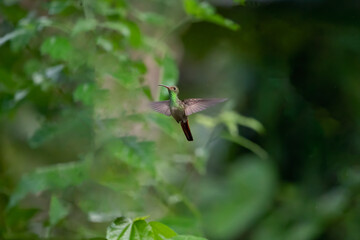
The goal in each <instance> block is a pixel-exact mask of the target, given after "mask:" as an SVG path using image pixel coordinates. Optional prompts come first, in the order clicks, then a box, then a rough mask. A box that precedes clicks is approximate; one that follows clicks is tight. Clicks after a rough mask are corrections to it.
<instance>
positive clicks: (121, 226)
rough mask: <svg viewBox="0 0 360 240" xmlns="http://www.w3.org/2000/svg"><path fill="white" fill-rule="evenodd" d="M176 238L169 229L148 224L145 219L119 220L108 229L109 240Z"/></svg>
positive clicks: (161, 225) (151, 223)
mask: <svg viewBox="0 0 360 240" xmlns="http://www.w3.org/2000/svg"><path fill="white" fill-rule="evenodd" d="M174 236H176V233H175V232H174V231H173V230H171V229H170V228H169V227H167V226H165V225H164V224H161V223H158V222H150V223H147V222H146V221H145V220H144V219H143V218H140V219H139V218H138V219H135V220H130V219H128V218H125V217H120V218H117V219H116V220H115V221H114V222H112V223H111V225H110V226H109V227H108V229H107V233H106V239H108V240H143V239H144V240H164V239H168V238H171V237H174Z"/></svg>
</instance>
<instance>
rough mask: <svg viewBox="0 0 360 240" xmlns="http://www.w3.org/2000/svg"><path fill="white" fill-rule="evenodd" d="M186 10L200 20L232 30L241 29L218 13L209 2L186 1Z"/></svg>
mask: <svg viewBox="0 0 360 240" xmlns="http://www.w3.org/2000/svg"><path fill="white" fill-rule="evenodd" d="M184 8H185V11H186V13H187V14H189V15H191V16H194V17H195V18H197V19H199V20H204V21H209V22H212V23H215V24H218V25H220V26H224V27H227V28H229V29H231V30H237V29H239V27H240V26H239V25H238V24H236V23H234V22H233V21H231V20H229V19H226V18H224V17H222V16H221V15H219V14H217V13H216V10H215V8H214V7H213V6H212V5H210V4H209V3H207V2H201V3H199V2H198V1H197V0H184Z"/></svg>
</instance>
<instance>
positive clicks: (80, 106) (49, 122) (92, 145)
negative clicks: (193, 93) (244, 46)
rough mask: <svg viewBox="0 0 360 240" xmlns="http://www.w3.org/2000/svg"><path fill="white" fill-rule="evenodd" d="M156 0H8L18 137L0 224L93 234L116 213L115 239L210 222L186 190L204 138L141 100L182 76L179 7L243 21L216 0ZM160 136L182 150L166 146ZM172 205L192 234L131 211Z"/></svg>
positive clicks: (166, 211)
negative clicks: (175, 39) (143, 1)
mask: <svg viewBox="0 0 360 240" xmlns="http://www.w3.org/2000/svg"><path fill="white" fill-rule="evenodd" d="M152 4H154V5H153V6H154V7H155V8H156V9H157V10H156V9H151V8H149V9H148V10H146V9H145V10H143V9H142V8H141V7H139V6H138V4H137V3H130V2H126V1H118V0H116V1H115V0H107V1H58V0H53V1H49V2H46V3H42V4H35V3H30V2H29V5H22V4H21V2H20V1H6V2H2V3H0V10H1V12H4V13H5V14H4V16H5V17H4V19H3V20H4V21H1V23H0V32H2V33H4V34H3V35H2V36H1V37H0V47H1V50H2V52H4V54H5V55H7V56H8V61H7V62H6V63H3V64H2V65H1V66H0V77H1V82H0V91H1V95H0V96H1V98H0V100H1V105H0V106H1V108H0V110H1V117H0V120H1V121H4V122H6V124H5V125H4V127H3V128H1V131H2V130H4V131H5V132H6V133H4V134H5V135H6V136H8V139H9V140H6V138H4V139H0V141H5V142H6V144H7V145H9V146H14V149H15V148H16V149H17V150H16V151H12V149H13V147H6V149H7V150H8V151H9V154H7V156H6V157H5V160H4V161H5V162H9V163H10V164H9V169H10V170H9V172H10V173H12V172H15V173H16V174H14V175H13V174H10V178H11V181H10V182H11V183H12V185H11V184H9V185H6V189H4V190H3V189H1V191H2V192H4V196H6V199H8V200H6V201H4V202H1V204H2V205H3V206H4V207H5V206H6V211H3V212H1V215H2V217H4V219H5V220H4V221H1V222H0V226H1V229H2V227H4V229H5V230H4V231H2V232H1V233H0V234H2V235H4V236H5V237H8V238H19V237H20V238H21V237H28V236H31V237H33V236H38V237H62V238H93V237H99V236H104V229H105V227H106V226H108V225H109V222H110V220H112V219H114V218H117V220H115V221H114V222H113V223H112V224H111V225H110V226H109V227H108V231H107V239H149V240H150V239H189V240H191V239H194V240H197V239H204V238H200V237H194V236H192V235H201V234H203V233H202V232H201V230H200V229H201V228H200V225H199V222H200V215H199V210H198V209H197V206H196V205H195V204H193V203H192V201H193V200H192V199H191V198H189V196H188V195H187V193H184V192H182V191H181V186H182V183H183V182H184V181H186V179H187V177H188V176H186V175H183V174H182V171H183V170H181V169H184V167H185V166H187V165H190V166H191V168H193V169H194V171H195V172H196V174H199V175H200V174H204V173H205V163H206V157H207V155H206V154H205V153H204V152H205V151H206V150H205V148H201V149H200V150H199V149H193V148H189V147H187V146H186V145H184V143H185V141H186V140H185V139H184V137H183V136H182V135H180V134H181V132H180V131H181V130H180V129H179V128H178V127H179V126H178V125H177V124H176V123H174V122H172V121H169V119H168V118H166V117H165V116H161V115H159V114H156V113H150V112H149V111H147V112H144V111H143V110H142V109H145V107H146V105H147V103H146V101H144V100H146V99H151V100H152V99H153V98H154V97H156V94H152V92H153V88H152V87H151V86H156V85H157V84H158V83H163V84H168V85H174V84H177V82H178V80H179V69H178V62H177V60H178V56H177V52H176V51H174V50H173V49H172V47H171V46H170V44H169V43H168V42H167V40H168V37H171V34H172V33H173V32H174V31H175V30H177V28H178V27H181V26H180V25H175V22H177V20H178V19H175V18H172V11H175V12H176V14H175V15H178V16H180V17H181V21H180V23H182V24H185V23H187V20H188V19H189V17H188V16H191V17H194V18H196V19H197V20H206V21H210V22H214V23H216V24H219V25H221V26H225V27H227V28H230V29H233V30H235V29H237V28H238V25H236V24H235V23H233V22H232V21H230V20H227V19H225V18H223V17H221V16H220V15H219V14H217V13H216V11H215V8H214V7H213V6H211V5H210V4H208V3H198V2H197V1H185V2H184V4H185V5H184V8H185V9H181V8H179V3H176V2H173V3H167V4H166V8H167V9H168V10H169V11H168V12H169V14H165V13H162V12H161V9H162V7H163V6H162V4H161V3H155V2H154V3H152ZM8 6H10V7H8ZM164 6H165V5H164ZM4 7H5V8H4ZM178 13H179V14H178ZM186 14H187V15H188V16H186ZM175 15H174V16H175ZM168 19H171V20H168ZM3 23H4V24H3ZM154 73H155V75H156V73H157V74H158V76H155V75H154ZM149 86H150V87H149ZM165 97H166V94H165V92H164V94H163V95H162V96H161V98H165ZM7 124H9V125H8V126H7ZM11 124H14V126H15V125H16V126H17V127H14V126H12V125H11ZM216 124H222V122H221V121H220V122H216V123H215V125H216ZM235 124H236V123H235ZM14 128H18V129H19V130H17V131H7V130H6V129H14ZM159 130H160V131H159ZM5 135H4V136H5ZM163 141H164V142H169V141H172V142H174V145H173V147H174V146H176V145H179V146H181V148H179V149H178V150H176V151H180V152H181V153H182V154H183V155H181V156H180V158H179V157H177V156H176V155H174V156H173V154H170V155H171V157H169V152H168V151H172V149H171V147H170V148H168V149H167V150H166V151H164V152H161V151H159V144H163V143H162V142H163ZM6 144H5V145H6ZM173 150H174V149H173ZM13 159H15V160H13ZM179 159H180V161H179ZM12 163H13V164H12ZM2 174H3V173H2V172H1V173H0V177H1V178H3V176H8V175H6V174H5V175H2ZM1 180H2V181H3V179H1ZM3 186H4V185H0V187H3ZM44 203H47V204H44ZM24 206H25V208H24ZM26 207H30V209H27V208H26ZM175 210H176V211H181V212H183V213H181V214H179V216H176V215H175V217H172V218H173V219H175V221H174V222H173V223H174V224H173V225H174V227H175V228H177V229H181V231H182V232H183V233H185V234H187V235H178V234H177V233H175V231H173V230H172V229H171V228H169V227H167V226H166V225H164V224H162V223H160V222H154V221H151V222H147V221H145V218H137V219H135V220H129V219H127V218H125V217H123V216H139V215H140V216H141V215H151V216H152V217H153V216H154V217H155V218H157V219H166V217H168V216H169V215H171V214H172V212H174V211H175ZM176 211H175V212H176ZM44 213H46V214H44ZM119 216H121V217H120V218H119ZM194 216H195V219H193V218H194ZM176 219H191V221H190V223H191V224H189V223H186V224H184V223H182V222H181V221H176ZM38 223H41V226H40V227H34V228H33V227H32V226H33V225H34V224H35V225H36V224H38ZM35 225H34V226H35ZM2 235H1V237H2Z"/></svg>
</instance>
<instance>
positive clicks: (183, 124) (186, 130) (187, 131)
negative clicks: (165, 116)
mask: <svg viewBox="0 0 360 240" xmlns="http://www.w3.org/2000/svg"><path fill="white" fill-rule="evenodd" d="M180 123H181V127H182V129H183V131H184V133H185V136H186V139H187V140H188V141H192V140H193V137H192V135H191V131H190V127H189V120H186V122H183V121H181V122H180Z"/></svg>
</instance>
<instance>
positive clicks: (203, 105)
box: [184, 98, 227, 116]
mask: <svg viewBox="0 0 360 240" xmlns="http://www.w3.org/2000/svg"><path fill="white" fill-rule="evenodd" d="M226 100H227V98H190V99H185V100H184V104H185V115H186V116H189V115H191V114H194V113H197V112H200V111H203V110H205V109H207V108H208V107H211V106H214V105H215V104H217V103H220V102H224V101H226Z"/></svg>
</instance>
